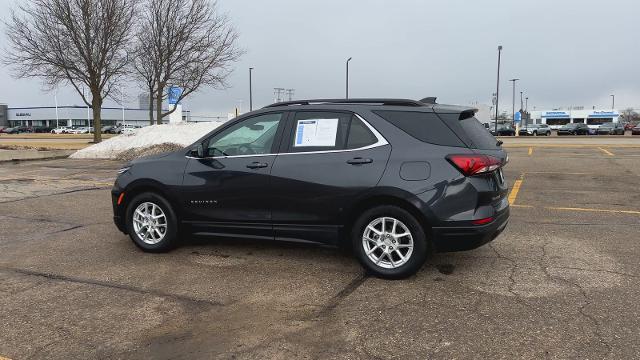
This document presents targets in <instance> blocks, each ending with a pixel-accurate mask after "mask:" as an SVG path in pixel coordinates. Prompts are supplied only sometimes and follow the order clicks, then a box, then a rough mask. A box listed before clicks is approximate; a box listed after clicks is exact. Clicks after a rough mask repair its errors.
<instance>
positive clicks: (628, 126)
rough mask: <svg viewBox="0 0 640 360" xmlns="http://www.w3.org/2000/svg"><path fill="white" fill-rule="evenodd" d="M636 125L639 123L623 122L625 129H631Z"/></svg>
mask: <svg viewBox="0 0 640 360" xmlns="http://www.w3.org/2000/svg"><path fill="white" fill-rule="evenodd" d="M638 125H640V123H638V124H636V123H626V124H624V130H625V131H627V130H631V129H633V128H634V127H636V126H638Z"/></svg>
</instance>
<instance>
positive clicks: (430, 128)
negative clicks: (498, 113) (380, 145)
mask: <svg viewBox="0 0 640 360" xmlns="http://www.w3.org/2000/svg"><path fill="white" fill-rule="evenodd" d="M374 113H375V114H376V115H378V116H380V117H382V118H383V119H385V120H387V121H388V122H390V123H391V124H393V125H394V126H396V127H397V128H399V129H401V130H402V131H404V132H405V133H407V134H409V135H411V136H412V137H414V138H416V139H418V140H420V141H422V142H426V143H430V144H435V145H444V146H458V147H462V146H465V144H464V143H463V142H462V141H461V140H460V138H458V136H456V134H455V133H454V132H453V131H452V130H451V129H450V128H449V127H448V126H447V125H446V124H445V123H444V122H443V121H442V120H440V118H439V117H438V115H436V114H435V113H429V112H415V111H388V110H384V111H383V110H381V111H374ZM478 124H479V125H480V127H481V128H482V131H484V132H485V133H486V132H487V130H486V129H485V128H484V127H482V124H480V123H478ZM494 144H495V140H494Z"/></svg>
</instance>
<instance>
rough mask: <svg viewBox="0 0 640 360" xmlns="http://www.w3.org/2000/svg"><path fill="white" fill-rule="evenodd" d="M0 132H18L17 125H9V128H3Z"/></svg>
mask: <svg viewBox="0 0 640 360" xmlns="http://www.w3.org/2000/svg"><path fill="white" fill-rule="evenodd" d="M2 132H3V133H4V134H18V133H19V130H18V128H17V127H10V128H4V129H2Z"/></svg>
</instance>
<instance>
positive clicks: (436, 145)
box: [112, 98, 509, 279]
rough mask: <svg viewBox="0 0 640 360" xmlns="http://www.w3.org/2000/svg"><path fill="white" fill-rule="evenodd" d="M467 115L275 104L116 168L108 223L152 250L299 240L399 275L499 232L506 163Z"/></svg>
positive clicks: (407, 106) (417, 107) (496, 144)
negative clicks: (188, 237)
mask: <svg viewBox="0 0 640 360" xmlns="http://www.w3.org/2000/svg"><path fill="white" fill-rule="evenodd" d="M475 112H476V109H474V108H469V107H462V106H450V105H441V104H436V103H435V99H434V98H426V99H423V100H421V101H414V100H403V99H348V100H302V101H291V102H283V103H276V104H273V105H270V106H267V107H265V108H263V109H260V110H257V111H253V112H250V113H248V114H245V115H243V116H240V117H238V118H236V119H234V120H232V121H229V122H228V123H225V124H224V125H222V126H220V127H219V128H217V129H215V130H213V131H212V132H211V133H209V134H206V135H205V136H203V137H202V138H201V139H200V140H198V141H196V142H195V143H194V144H193V145H191V146H189V147H187V148H185V149H184V150H180V151H176V152H172V153H166V154H160V155H154V156H149V157H146V158H141V159H138V160H135V161H132V162H131V163H129V164H127V165H126V166H124V167H123V168H122V169H120V170H119V171H118V173H119V175H118V177H117V179H116V181H115V184H114V187H113V190H112V199H113V212H114V221H115V223H116V225H117V227H118V229H120V230H121V231H122V232H123V233H126V234H128V235H129V236H130V237H131V239H132V240H133V242H134V243H135V244H136V245H137V246H138V247H140V248H141V249H142V250H144V251H148V252H161V251H167V250H169V249H171V248H173V247H174V246H176V245H177V244H178V242H179V240H180V236H181V234H184V233H197V234H204V235H213V236H220V237H234V238H239V237H244V238H251V239H264V240H273V239H275V240H285V241H307V242H314V243H322V244H328V245H335V246H342V247H346V248H348V249H351V250H352V251H353V253H354V254H355V255H356V257H357V258H358V260H359V261H360V262H361V263H362V265H363V266H364V267H365V268H366V269H367V270H368V271H369V272H370V273H372V274H374V275H376V276H379V277H383V278H391V279H393V278H403V277H407V276H409V275H412V274H414V273H415V272H416V271H418V270H419V269H420V267H421V266H422V265H423V263H424V262H425V259H426V258H427V256H428V255H429V254H431V253H434V252H448V251H460V250H470V249H474V248H477V247H479V246H481V245H483V244H486V243H487V242H489V241H491V240H493V239H494V238H495V237H496V236H498V235H499V234H500V233H501V232H502V231H503V230H504V228H505V226H506V225H507V221H508V218H509V203H508V201H507V185H506V183H505V180H504V176H503V174H502V167H503V166H504V165H505V164H506V163H507V159H508V157H507V154H506V153H505V151H504V150H502V148H501V142H500V141H497V140H496V139H495V138H494V137H493V136H492V135H491V134H490V133H489V132H488V131H487V130H486V129H485V128H484V126H483V125H482V124H481V123H480V122H479V121H478V120H477V119H476V118H475Z"/></svg>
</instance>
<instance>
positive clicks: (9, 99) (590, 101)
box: [0, 0, 640, 115]
mask: <svg viewBox="0 0 640 360" xmlns="http://www.w3.org/2000/svg"><path fill="white" fill-rule="evenodd" d="M20 1H22V0H2V1H1V2H0V14H4V15H0V16H5V15H6V14H7V11H8V9H9V7H10V6H11V4H12V3H18V2H20ZM219 5H220V9H221V10H222V11H224V12H227V13H228V14H229V16H230V17H231V19H232V20H233V22H234V24H235V26H236V28H237V29H238V31H239V33H240V46H241V47H242V48H244V49H245V50H246V54H245V55H244V56H243V58H242V59H241V61H240V62H238V63H237V64H236V66H235V71H234V73H233V74H232V76H231V77H230V79H229V83H230V84H231V86H232V87H231V88H230V89H228V90H222V91H220V90H213V89H203V90H201V91H200V92H199V93H198V94H196V95H194V96H192V97H191V98H188V99H186V100H185V107H186V108H188V109H191V110H192V111H194V112H195V113H198V114H214V115H215V114H220V113H226V112H230V111H231V110H232V109H233V107H234V106H236V105H237V104H238V103H239V101H243V107H244V110H246V109H248V103H249V94H248V92H249V91H248V68H249V67H250V66H252V67H254V68H255V70H254V73H253V80H254V82H253V85H254V86H253V88H254V108H256V107H260V106H264V105H267V104H269V103H271V102H273V98H274V96H273V88H274V87H283V88H295V89H296V94H295V97H296V98H323V97H343V96H344V86H345V84H344V76H345V74H344V72H345V60H346V59H347V58H348V57H350V56H351V57H353V60H352V61H351V65H350V75H351V76H350V78H351V81H350V95H351V97H402V98H413V99H420V98H423V97H426V96H437V97H438V102H441V103H457V104H468V103H470V102H472V101H479V102H481V103H487V104H488V103H490V101H491V94H492V93H493V92H494V91H495V77H496V61H497V46H498V44H502V45H503V46H504V50H503V53H502V71H501V79H503V80H502V81H501V88H500V89H501V96H500V102H501V106H500V108H501V109H504V110H509V111H510V108H511V87H510V83H509V82H508V81H507V80H508V79H510V78H513V77H517V78H520V79H522V80H521V81H520V82H519V83H518V88H517V91H518V92H519V91H521V90H522V91H524V92H525V96H528V97H529V105H530V109H531V108H533V106H536V107H537V109H543V108H544V109H546V108H552V107H559V106H564V107H566V106H569V105H582V106H585V107H588V108H590V107H591V106H594V105H595V106H597V107H610V106H611V98H610V97H609V94H612V93H614V94H616V107H617V108H623V107H630V106H632V107H637V108H640V71H639V70H638V59H640V46H639V45H640V40H639V39H640V38H639V37H638V30H637V27H636V26H637V25H635V24H634V23H635V22H636V21H637V18H638V14H639V13H640V2H638V1H637V0H608V1H595V0H583V1H568V0H538V1H513V0H503V1H499V0H486V1H468V0H467V1H463V0H447V1H418V0H396V1H391V0H368V1H365V0H351V1H345V0H342V1H340V0H324V1H306V0H271V1H257V0H219ZM5 44H6V41H5V36H4V31H3V32H2V33H1V34H0V45H1V46H2V47H4V46H5ZM0 81H1V82H2V89H3V90H2V91H1V92H0V102H3V103H8V104H9V105H10V106H12V107H17V106H46V105H53V94H52V93H46V92H43V91H42V90H41V85H40V83H39V82H38V81H37V80H15V79H13V78H12V77H11V76H10V73H9V69H8V68H5V67H0ZM139 92H140V90H139V89H137V88H136V87H135V85H133V84H132V85H131V86H130V87H129V90H128V92H127V93H128V95H129V96H130V100H128V101H127V104H126V105H127V106H131V107H135V106H137V94H138V93H139ZM518 94H519V93H518ZM58 99H59V103H60V104H61V105H62V104H80V103H81V101H80V99H79V97H78V96H77V95H76V94H74V93H73V92H72V91H71V89H69V88H67V89H61V90H60V92H59V95H58Z"/></svg>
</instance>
